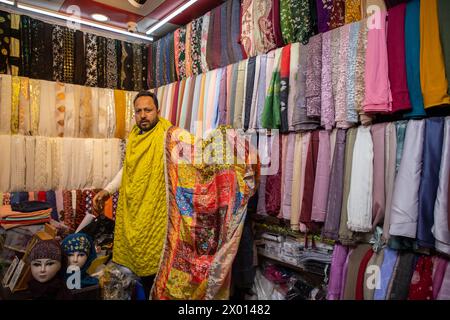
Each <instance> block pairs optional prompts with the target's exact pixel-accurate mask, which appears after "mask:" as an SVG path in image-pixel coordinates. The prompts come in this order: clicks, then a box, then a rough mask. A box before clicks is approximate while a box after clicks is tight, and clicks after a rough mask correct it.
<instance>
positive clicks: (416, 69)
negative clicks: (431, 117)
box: [405, 0, 425, 118]
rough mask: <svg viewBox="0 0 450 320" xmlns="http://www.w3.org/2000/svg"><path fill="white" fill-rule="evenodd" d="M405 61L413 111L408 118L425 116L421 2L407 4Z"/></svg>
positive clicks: (414, 1) (412, 1)
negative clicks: (422, 81)
mask: <svg viewBox="0 0 450 320" xmlns="http://www.w3.org/2000/svg"><path fill="white" fill-rule="evenodd" d="M405 48H408V50H405V60H406V77H407V83H408V91H409V97H410V101H411V106H412V111H411V112H409V113H407V114H405V117H407V118H416V117H422V116H425V110H424V105H423V96H422V88H421V85H420V0H411V1H409V2H408V3H407V4H406V14H405Z"/></svg>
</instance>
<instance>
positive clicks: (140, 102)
mask: <svg viewBox="0 0 450 320" xmlns="http://www.w3.org/2000/svg"><path fill="white" fill-rule="evenodd" d="M134 106H135V107H149V106H152V107H154V106H155V101H154V100H153V98H152V97H139V98H138V99H137V100H136V103H135V104H134Z"/></svg>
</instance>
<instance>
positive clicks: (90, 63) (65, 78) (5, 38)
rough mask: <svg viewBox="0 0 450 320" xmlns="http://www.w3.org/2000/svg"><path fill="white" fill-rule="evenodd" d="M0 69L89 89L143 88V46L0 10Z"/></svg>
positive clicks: (145, 62)
mask: <svg viewBox="0 0 450 320" xmlns="http://www.w3.org/2000/svg"><path fill="white" fill-rule="evenodd" d="M0 29H1V30H2V33H1V34H0V38H1V39H0V41H1V45H0V46H1V48H0V50H1V52H0V73H3V74H11V75H14V76H23V77H29V78H33V79H41V80H47V81H60V82H64V83H68V84H69V83H70V84H78V85H86V86H91V87H100V88H110V89H123V90H128V91H139V90H141V89H148V84H147V79H148V57H147V54H148V45H146V44H140V43H129V42H125V41H120V40H115V39H111V38H105V37H102V36H96V35H94V34H89V33H83V32H81V31H80V30H74V29H71V28H69V27H66V26H59V25H52V24H48V23H45V22H43V21H40V20H37V19H33V18H30V17H28V16H25V15H18V14H13V13H8V12H4V11H0Z"/></svg>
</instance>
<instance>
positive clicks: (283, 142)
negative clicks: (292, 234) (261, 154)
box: [277, 134, 288, 219]
mask: <svg viewBox="0 0 450 320" xmlns="http://www.w3.org/2000/svg"><path fill="white" fill-rule="evenodd" d="M287 142H288V135H287V134H283V135H281V145H283V146H286V145H287ZM284 151H285V152H283V153H282V154H281V158H280V164H281V190H280V191H281V206H280V211H279V212H278V215H277V218H278V219H283V217H284V211H283V209H284V207H283V199H284V189H286V168H287V162H286V159H287V153H286V149H285V150H284Z"/></svg>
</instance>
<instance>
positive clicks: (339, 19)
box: [330, 0, 345, 29]
mask: <svg viewBox="0 0 450 320" xmlns="http://www.w3.org/2000/svg"><path fill="white" fill-rule="evenodd" d="M344 24H345V1H344V0H333V6H332V8H331V17H330V29H335V28H339V27H341V26H343V25H344Z"/></svg>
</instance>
